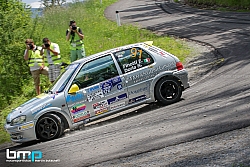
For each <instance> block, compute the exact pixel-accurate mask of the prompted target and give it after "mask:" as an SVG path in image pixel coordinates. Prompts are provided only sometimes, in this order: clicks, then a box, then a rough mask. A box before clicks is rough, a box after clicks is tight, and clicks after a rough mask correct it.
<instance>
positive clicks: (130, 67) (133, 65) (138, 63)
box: [123, 59, 143, 73]
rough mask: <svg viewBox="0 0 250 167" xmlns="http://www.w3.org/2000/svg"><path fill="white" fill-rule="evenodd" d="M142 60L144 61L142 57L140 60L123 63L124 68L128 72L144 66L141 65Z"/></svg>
mask: <svg viewBox="0 0 250 167" xmlns="http://www.w3.org/2000/svg"><path fill="white" fill-rule="evenodd" d="M142 62H143V61H142V60H141V59H138V60H134V61H133V62H131V63H128V64H123V69H124V71H125V72H126V73H127V72H130V71H133V70H136V69H138V68H140V67H142V65H141V63H142Z"/></svg>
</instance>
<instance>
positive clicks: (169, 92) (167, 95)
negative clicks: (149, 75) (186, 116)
mask: <svg viewBox="0 0 250 167" xmlns="http://www.w3.org/2000/svg"><path fill="white" fill-rule="evenodd" d="M181 95H182V89H181V86H180V83H179V82H178V81H176V80H174V79H168V78H163V79H161V80H160V81H159V82H158V83H157V84H156V87H155V98H156V100H157V102H160V103H161V104H164V105H168V104H171V103H174V102H177V101H179V100H180V98H181Z"/></svg>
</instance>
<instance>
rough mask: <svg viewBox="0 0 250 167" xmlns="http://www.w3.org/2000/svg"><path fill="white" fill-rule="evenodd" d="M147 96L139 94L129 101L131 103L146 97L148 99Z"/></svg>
mask: <svg viewBox="0 0 250 167" xmlns="http://www.w3.org/2000/svg"><path fill="white" fill-rule="evenodd" d="M146 98H147V96H146V95H141V96H137V97H135V98H132V99H129V101H128V103H129V104H131V103H135V102H138V101H141V100H144V99H146Z"/></svg>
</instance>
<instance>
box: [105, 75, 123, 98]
mask: <svg viewBox="0 0 250 167" xmlns="http://www.w3.org/2000/svg"><path fill="white" fill-rule="evenodd" d="M121 82H122V80H121V78H120V77H119V76H117V77H115V78H111V79H109V80H107V81H105V82H102V83H101V89H102V91H103V94H108V93H109V92H110V91H111V89H112V88H113V87H115V86H116V85H117V89H118V90H120V89H122V85H121V84H119V83H121ZM118 85H119V86H118Z"/></svg>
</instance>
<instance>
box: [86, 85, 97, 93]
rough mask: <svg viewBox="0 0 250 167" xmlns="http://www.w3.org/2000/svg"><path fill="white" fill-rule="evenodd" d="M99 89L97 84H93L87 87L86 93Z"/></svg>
mask: <svg viewBox="0 0 250 167" xmlns="http://www.w3.org/2000/svg"><path fill="white" fill-rule="evenodd" d="M99 89H100V86H99V85H95V86H93V87H90V88H89V89H87V91H86V92H87V93H91V92H94V91H97V90H99Z"/></svg>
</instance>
